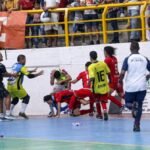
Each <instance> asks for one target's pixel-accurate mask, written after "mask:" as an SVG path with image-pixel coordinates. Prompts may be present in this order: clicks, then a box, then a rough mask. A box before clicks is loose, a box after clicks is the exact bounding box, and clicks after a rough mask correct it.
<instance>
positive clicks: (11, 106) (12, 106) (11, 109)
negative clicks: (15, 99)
mask: <svg viewBox="0 0 150 150" xmlns="http://www.w3.org/2000/svg"><path fill="white" fill-rule="evenodd" d="M14 107H15V105H14V104H11V105H10V114H12V112H13V110H14Z"/></svg>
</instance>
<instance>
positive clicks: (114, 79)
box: [104, 46, 124, 110]
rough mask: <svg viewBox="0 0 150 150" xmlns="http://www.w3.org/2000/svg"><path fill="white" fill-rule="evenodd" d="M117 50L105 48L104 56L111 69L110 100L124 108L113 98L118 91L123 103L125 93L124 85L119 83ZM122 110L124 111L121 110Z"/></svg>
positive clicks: (110, 47) (109, 47)
mask: <svg viewBox="0 0 150 150" xmlns="http://www.w3.org/2000/svg"><path fill="white" fill-rule="evenodd" d="M114 54H115V48H114V47H112V46H106V47H104V55H105V60H104V61H105V63H106V64H107V65H108V67H109V69H110V82H109V87H110V95H109V97H108V98H109V100H111V101H112V102H113V103H115V104H116V105H117V106H119V108H123V104H122V103H121V102H120V101H119V100H117V99H116V98H115V97H113V96H111V94H112V93H113V92H114V91H116V92H117V94H118V95H119V97H120V98H121V101H123V97H124V91H123V87H122V85H121V84H120V83H119V71H118V61H117V58H116V57H115V56H114ZM121 110H122V109H121Z"/></svg>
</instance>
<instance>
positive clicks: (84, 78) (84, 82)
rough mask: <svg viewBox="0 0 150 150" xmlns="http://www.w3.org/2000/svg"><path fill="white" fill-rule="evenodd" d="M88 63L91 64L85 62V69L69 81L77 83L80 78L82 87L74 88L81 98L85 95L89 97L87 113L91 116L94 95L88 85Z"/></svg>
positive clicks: (89, 63)
mask: <svg viewBox="0 0 150 150" xmlns="http://www.w3.org/2000/svg"><path fill="white" fill-rule="evenodd" d="M90 65H91V62H89V61H88V62H87V63H86V64H85V71H83V72H81V73H79V75H78V76H77V78H76V79H75V80H72V81H71V83H72V84H75V83H77V82H78V81H80V80H81V81H82V86H83V88H82V89H80V90H76V91H77V94H76V95H78V96H80V97H81V98H86V97H89V98H90V113H89V115H90V116H93V111H94V108H93V104H94V97H93V96H92V95H91V94H92V92H91V90H90V86H89V74H88V67H89V66H90ZM78 96H77V97H78Z"/></svg>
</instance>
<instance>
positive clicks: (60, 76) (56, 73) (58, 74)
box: [48, 69, 72, 117]
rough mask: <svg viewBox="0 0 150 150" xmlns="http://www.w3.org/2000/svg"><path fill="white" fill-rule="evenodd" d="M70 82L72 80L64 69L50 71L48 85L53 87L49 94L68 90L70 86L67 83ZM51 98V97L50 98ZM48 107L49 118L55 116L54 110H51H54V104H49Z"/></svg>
mask: <svg viewBox="0 0 150 150" xmlns="http://www.w3.org/2000/svg"><path fill="white" fill-rule="evenodd" d="M71 80H72V78H71V76H70V74H69V73H68V72H67V71H66V70H64V69H62V70H52V72H51V75H50V84H51V85H52V86H54V87H53V91H52V92H51V94H53V93H56V92H59V91H63V90H67V89H70V88H71V87H70V86H71V85H70V82H69V81H71ZM52 98H53V96H52ZM53 101H55V100H53ZM48 105H49V106H50V113H49V117H53V116H55V114H54V109H53V108H54V107H53V106H54V105H55V104H54V103H49V104H48ZM66 107H67V106H66ZM55 108H56V107H55Z"/></svg>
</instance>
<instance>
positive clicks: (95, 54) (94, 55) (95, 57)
mask: <svg viewBox="0 0 150 150" xmlns="http://www.w3.org/2000/svg"><path fill="white" fill-rule="evenodd" d="M90 57H91V58H92V59H93V60H96V59H97V52H96V51H91V52H90Z"/></svg>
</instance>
